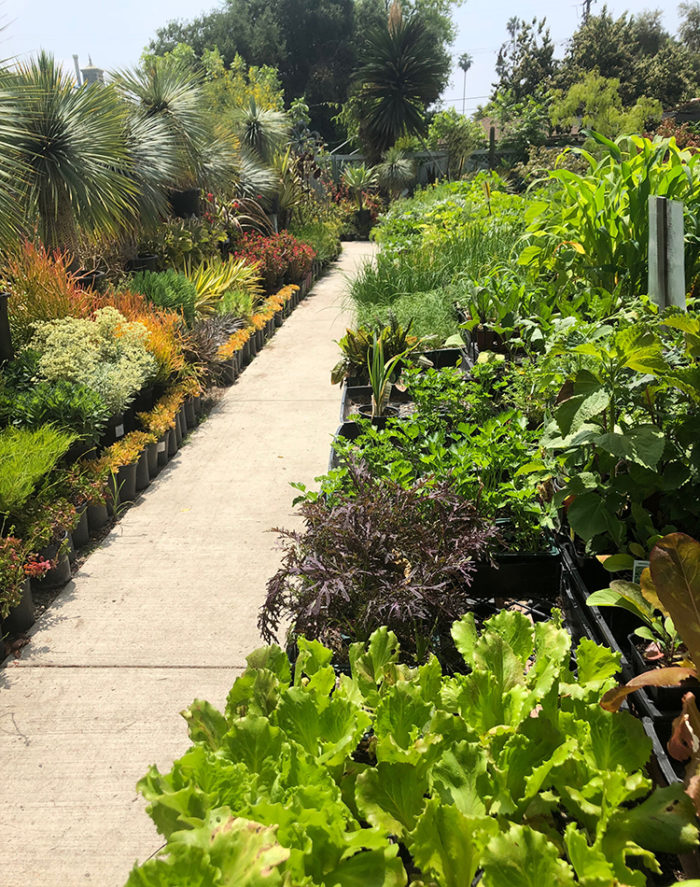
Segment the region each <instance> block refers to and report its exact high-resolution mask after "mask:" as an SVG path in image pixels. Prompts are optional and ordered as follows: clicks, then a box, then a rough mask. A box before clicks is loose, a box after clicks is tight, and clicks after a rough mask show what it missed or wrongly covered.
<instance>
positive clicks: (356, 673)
mask: <svg viewBox="0 0 700 887" xmlns="http://www.w3.org/2000/svg"><path fill="white" fill-rule="evenodd" d="M349 655H350V667H351V670H352V677H353V680H354V681H355V683H356V684H357V686H358V688H359V689H360V692H361V693H362V695H363V697H364V698H365V699H366V701H367V704H368V705H369V706H371V707H372V708H375V707H376V706H377V704H378V703H379V696H380V694H379V690H378V688H379V686H380V685H381V684H382V682H383V680H384V673H385V669H386V667H387V665H389V664H390V663H394V662H398V658H399V644H398V641H397V640H396V635H395V634H394V632H393V631H389V630H388V628H386V626H382V628H378V629H377V630H376V631H375V632H373V633H372V635H371V637H370V639H369V644H368V645H367V647H366V649H365V645H364V644H359V643H358V644H351V645H350V654H349Z"/></svg>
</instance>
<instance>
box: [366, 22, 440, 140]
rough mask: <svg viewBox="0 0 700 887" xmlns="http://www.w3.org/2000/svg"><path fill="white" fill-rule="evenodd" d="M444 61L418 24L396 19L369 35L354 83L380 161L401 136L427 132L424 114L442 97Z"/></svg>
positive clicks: (369, 134) (368, 137) (370, 137)
mask: <svg viewBox="0 0 700 887" xmlns="http://www.w3.org/2000/svg"><path fill="white" fill-rule="evenodd" d="M444 73H445V71H444V59H443V57H442V55H441V51H440V46H439V45H437V44H436V43H435V41H434V40H432V39H431V38H430V36H429V34H428V32H427V31H426V30H425V28H424V25H423V23H422V22H421V20H420V18H419V17H417V16H415V15H413V16H410V17H408V18H405V17H401V16H394V18H393V19H392V21H390V23H389V25H388V26H382V27H379V28H374V29H373V30H371V31H370V32H369V33H368V35H367V42H366V45H365V47H364V51H363V53H362V56H361V67H360V69H359V70H358V72H357V74H356V77H355V83H356V86H357V87H358V89H359V96H360V100H361V104H362V115H363V120H362V121H361V128H362V129H363V130H364V131H365V133H366V136H367V139H368V141H369V142H370V143H371V146H372V148H373V150H374V151H375V152H376V155H379V154H381V153H382V152H383V151H385V150H386V149H387V148H390V147H391V146H392V145H393V144H394V142H395V141H396V139H397V138H399V136H401V135H403V134H404V133H407V134H409V135H419V134H421V133H422V132H423V131H424V129H425V110H426V108H427V106H428V105H429V104H431V103H432V102H434V101H436V99H437V98H438V96H439V95H440V91H441V89H442V85H443V80H444Z"/></svg>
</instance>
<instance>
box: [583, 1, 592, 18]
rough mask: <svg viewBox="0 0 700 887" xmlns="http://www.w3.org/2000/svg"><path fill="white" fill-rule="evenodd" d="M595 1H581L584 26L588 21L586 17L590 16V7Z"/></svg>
mask: <svg viewBox="0 0 700 887" xmlns="http://www.w3.org/2000/svg"><path fill="white" fill-rule="evenodd" d="M594 2H595V0H583V23H584V24H585V23H586V22H587V21H588V17H589V15H590V14H591V6H593V3H594Z"/></svg>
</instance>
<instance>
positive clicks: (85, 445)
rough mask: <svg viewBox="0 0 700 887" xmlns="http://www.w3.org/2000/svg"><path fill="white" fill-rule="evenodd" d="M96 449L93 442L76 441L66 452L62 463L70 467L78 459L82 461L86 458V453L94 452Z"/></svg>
mask: <svg viewBox="0 0 700 887" xmlns="http://www.w3.org/2000/svg"><path fill="white" fill-rule="evenodd" d="M96 448H97V445H96V444H95V441H94V440H76V441H74V442H73V443H72V444H71V445H70V446H69V447H68V449H67V450H66V454H65V456H64V457H63V461H64V462H65V463H66V464H67V465H72V464H73V463H74V462H77V461H78V459H82V458H84V457H85V456H87V454H88V453H90V452H92V451H94V450H96Z"/></svg>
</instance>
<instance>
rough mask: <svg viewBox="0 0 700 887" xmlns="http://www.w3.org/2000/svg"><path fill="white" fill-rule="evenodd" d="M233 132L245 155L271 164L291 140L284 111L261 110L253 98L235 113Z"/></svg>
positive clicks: (287, 119)
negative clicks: (250, 155)
mask: <svg viewBox="0 0 700 887" xmlns="http://www.w3.org/2000/svg"><path fill="white" fill-rule="evenodd" d="M233 130H234V132H235V134H236V136H237V137H238V139H239V140H240V143H241V148H242V149H243V151H244V153H248V154H252V155H253V156H254V157H256V158H257V159H258V160H260V161H262V163H264V164H270V163H271V162H272V159H273V157H274V156H275V154H276V153H277V152H278V151H280V150H281V148H282V147H283V145H284V144H285V143H286V142H287V141H288V140H289V134H290V124H289V118H288V117H287V115H286V114H285V113H284V111H273V110H272V109H270V108H261V107H260V106H259V105H258V104H257V103H256V101H255V99H254V98H253V97H252V96H251V98H250V102H249V103H248V105H247V106H246V107H244V108H240V109H239V110H237V111H236V112H235V113H234V116H233Z"/></svg>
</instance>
